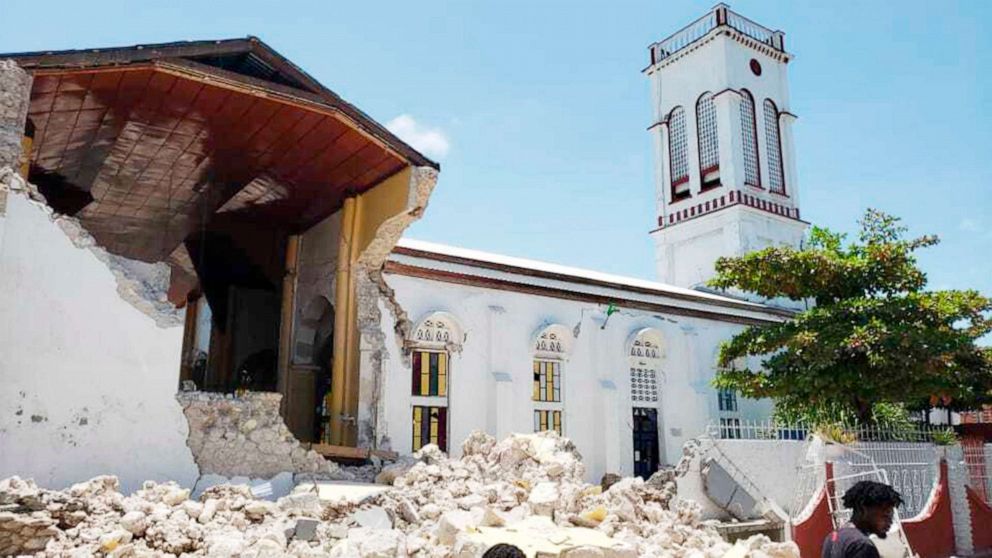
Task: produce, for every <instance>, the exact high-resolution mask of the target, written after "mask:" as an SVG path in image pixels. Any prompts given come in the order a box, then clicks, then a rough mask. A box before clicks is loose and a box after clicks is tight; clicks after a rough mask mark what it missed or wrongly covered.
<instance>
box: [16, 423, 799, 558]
mask: <svg viewBox="0 0 992 558" xmlns="http://www.w3.org/2000/svg"><path fill="white" fill-rule="evenodd" d="M417 458H418V459H419V461H417V462H416V464H414V465H412V466H411V467H409V469H408V470H406V471H405V472H404V473H402V474H399V475H398V476H396V477H395V479H394V481H393V486H392V488H391V489H389V490H387V491H385V492H380V493H377V494H375V495H373V496H371V497H369V498H366V499H364V500H361V501H360V502H358V503H356V502H355V501H348V500H337V501H332V502H327V501H321V500H320V499H319V498H318V496H317V493H316V492H315V491H313V490H309V491H308V490H304V489H305V488H306V485H301V486H300V487H298V491H297V492H294V493H293V494H291V495H289V496H286V497H284V498H280V499H279V500H278V501H277V502H275V503H273V502H268V501H265V500H260V499H257V498H256V497H255V496H254V495H253V493H252V491H251V489H250V488H248V487H247V486H232V485H218V486H213V487H210V488H208V489H206V490H204V491H203V493H202V494H201V495H200V498H199V501H196V500H189V499H188V497H189V494H190V493H189V491H188V490H186V489H183V488H180V487H179V486H177V485H176V484H174V483H164V484H160V483H155V482H147V483H145V485H144V487H143V488H142V489H141V490H138V491H136V492H135V493H134V494H133V495H131V496H123V495H121V494H120V493H119V492H118V487H117V481H116V479H115V478H114V477H97V478H95V479H93V480H91V481H88V482H85V483H80V484H77V485H75V486H73V487H71V488H69V489H68V490H63V491H52V490H44V489H39V488H38V487H37V486H35V485H34V483H33V482H31V481H24V480H21V479H18V478H16V477H14V478H11V479H7V480H5V481H0V502H2V503H3V505H2V507H0V509H2V510H3V511H2V512H0V541H3V543H2V544H3V545H4V546H3V548H0V553H3V554H9V553H13V554H18V553H28V554H31V553H36V554H37V555H40V556H90V555H97V554H99V555H106V556H114V557H120V558H123V557H145V556H168V555H184V556H298V557H311V556H314V557H315V556H332V557H334V556H336V557H394V556H417V557H422V558H428V557H441V556H454V557H456V558H468V557H478V556H481V554H482V553H483V552H484V551H485V550H486V549H487V548H488V547H490V546H492V545H493V544H496V543H498V542H508V543H511V544H516V545H518V546H520V547H521V548H523V549H524V550H525V551H526V552H528V555H529V556H534V555H535V554H536V553H538V552H540V553H541V555H544V556H563V557H572V558H576V557H600V556H602V557H604V558H605V557H612V558H628V557H629V558H633V557H634V556H672V557H675V556H679V557H682V556H693V557H700V558H717V557H722V556H724V555H725V554H727V553H728V552H730V551H731V550H733V551H734V555H735V556H742V557H752V558H759V557H760V558H798V556H799V553H798V549H797V548H796V547H795V545H794V544H792V543H773V542H771V541H769V540H768V539H767V538H766V537H763V536H755V537H751V538H750V539H747V540H746V541H742V542H738V543H737V544H736V545H731V544H729V543H727V542H725V541H724V540H723V539H721V538H720V536H719V534H718V533H717V532H716V530H715V529H714V528H713V527H712V526H710V525H708V524H705V523H703V522H702V521H701V519H700V512H699V507H698V506H697V505H696V504H694V503H693V502H688V501H683V500H679V499H678V498H676V496H675V487H674V484H673V482H672V481H671V480H664V481H661V480H653V481H651V482H644V481H643V480H641V479H639V478H625V479H621V480H619V481H618V482H616V483H614V484H613V485H612V486H610V488H609V489H608V490H606V491H603V490H602V489H601V487H600V486H598V485H590V484H587V483H585V482H584V480H583V478H584V476H585V468H584V466H583V464H582V461H581V457H580V456H579V454H578V453H577V452H576V451H575V449H574V447H573V445H572V443H571V442H570V441H569V440H567V439H565V438H562V437H559V436H558V435H557V434H554V433H540V434H527V435H512V436H510V437H509V438H507V439H505V440H502V441H499V442H497V441H496V440H495V439H494V438H492V437H490V436H487V435H485V434H481V433H474V434H472V435H471V436H470V437H469V439H468V440H467V441H466V442H465V444H464V445H463V457H462V458H461V459H448V458H447V457H446V456H444V455H443V454H442V453H441V452H440V451H439V450H438V449H437V447H435V446H428V447H426V448H424V449H423V450H422V451H421V452H419V453H418V455H417ZM11 518H13V519H11ZM14 524H16V525H15V526H14V527H12V528H8V527H7V525H14Z"/></svg>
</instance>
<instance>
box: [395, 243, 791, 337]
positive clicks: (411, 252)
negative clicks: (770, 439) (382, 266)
mask: <svg viewBox="0 0 992 558" xmlns="http://www.w3.org/2000/svg"><path fill="white" fill-rule="evenodd" d="M386 272H387V273H393V274H397V275H407V276H415V277H422V278H425V279H432V280H437V281H441V282H449V283H459V284H465V285H471V286H478V287H484V288H495V289H501V290H514V291H522V292H526V293H529V294H535V295H541V296H549V297H552V298H566V299H573V300H584V301H590V302H598V303H602V304H609V303H613V304H616V305H618V306H623V307H632V308H640V309H644V310H650V311H660V312H669V313H673V314H681V315H693V316H698V317H704V318H711V319H718V320H721V321H733V322H740V323H747V324H751V323H762V322H769V321H780V320H783V319H787V318H789V317H791V316H792V315H793V312H791V311H789V310H785V309H782V308H777V307H773V306H769V305H765V304H759V303H755V302H749V301H746V300H741V299H737V298H733V297H730V296H724V295H719V294H714V293H708V292H702V291H698V290H694V289H687V288H683V287H676V286H674V285H669V284H665V283H658V282H655V281H648V280H645V279H638V278H635V277H626V276H622V275H614V274H611V273H603V272H599V271H593V270H588V269H582V268H576V267H570V266H564V265H559V264H554V263H549V262H542V261H537V260H530V259H525V258H516V257H513V256H506V255H502V254H493V253H490V252H481V251H478V250H470V249H466V248H458V247H455V246H448V245H444V244H436V243H433V242H424V241H420V240H413V239H408V238H403V239H401V240H400V241H399V243H397V245H396V248H395V249H394V250H393V254H392V255H391V256H390V259H389V261H388V262H387V264H386Z"/></svg>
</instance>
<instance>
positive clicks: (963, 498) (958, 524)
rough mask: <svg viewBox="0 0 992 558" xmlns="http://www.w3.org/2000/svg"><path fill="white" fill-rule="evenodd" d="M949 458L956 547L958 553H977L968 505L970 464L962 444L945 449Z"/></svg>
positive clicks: (948, 473)
mask: <svg viewBox="0 0 992 558" xmlns="http://www.w3.org/2000/svg"><path fill="white" fill-rule="evenodd" d="M943 453H944V459H946V460H947V486H948V488H949V490H948V492H950V494H948V496H949V497H950V498H951V520H952V522H953V523H952V524H953V526H954V549H955V550H956V552H957V554H958V555H964V556H969V555H971V554H974V553H975V545H974V539H973V538H972V528H973V526H972V524H971V507H970V506H969V505H968V491H967V488H966V486H967V484H968V465H967V464H966V463H965V462H964V452H963V451H962V450H961V446H960V445H955V446H951V447H948V448H946V449H945V450H944V452H943Z"/></svg>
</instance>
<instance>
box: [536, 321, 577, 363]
mask: <svg viewBox="0 0 992 558" xmlns="http://www.w3.org/2000/svg"><path fill="white" fill-rule="evenodd" d="M572 340H573V338H572V331H571V330H570V329H568V328H567V327H565V326H563V325H561V324H551V325H548V326H545V327H542V328H541V329H540V330H538V332H537V333H536V334H535V335H534V340H533V349H534V356H535V357H536V358H544V359H559V360H564V359H566V358H568V355H569V354H570V353H571V352H572Z"/></svg>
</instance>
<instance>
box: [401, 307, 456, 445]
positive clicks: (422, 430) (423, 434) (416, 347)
mask: <svg viewBox="0 0 992 558" xmlns="http://www.w3.org/2000/svg"><path fill="white" fill-rule="evenodd" d="M461 331H462V330H461V327H460V326H459V325H458V323H457V322H456V321H455V319H454V318H453V317H452V316H451V315H449V314H447V313H445V312H434V313H432V314H430V315H428V316H427V317H425V318H424V319H422V320H421V321H420V323H419V324H417V327H416V328H414V330H413V332H412V334H411V335H410V340H409V342H408V346H409V348H410V364H411V366H410V372H411V374H410V378H411V395H412V396H413V397H412V406H413V442H412V444H411V447H412V450H413V451H417V450H419V449H420V448H422V447H424V446H426V445H427V444H437V446H438V447H439V448H441V450H442V451H448V392H449V389H448V387H449V383H450V378H451V348H452V347H460V345H461V342H462V333H461Z"/></svg>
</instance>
